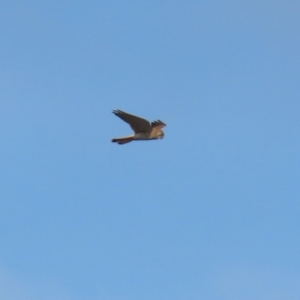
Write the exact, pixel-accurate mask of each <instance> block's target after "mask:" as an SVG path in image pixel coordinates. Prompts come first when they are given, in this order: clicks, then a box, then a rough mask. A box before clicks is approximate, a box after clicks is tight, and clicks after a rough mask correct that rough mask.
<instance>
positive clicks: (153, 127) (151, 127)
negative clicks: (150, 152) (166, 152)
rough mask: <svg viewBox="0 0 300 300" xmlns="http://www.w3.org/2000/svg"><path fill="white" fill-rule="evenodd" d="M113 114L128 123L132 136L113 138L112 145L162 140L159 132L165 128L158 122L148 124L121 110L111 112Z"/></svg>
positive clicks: (161, 134) (161, 133)
mask: <svg viewBox="0 0 300 300" xmlns="http://www.w3.org/2000/svg"><path fill="white" fill-rule="evenodd" d="M113 113H114V114H115V115H116V116H117V117H119V118H120V119H122V120H123V121H125V122H126V123H128V124H129V125H130V127H131V128H132V129H133V131H134V134H132V135H129V136H125V137H121V138H115V139H112V140H111V141H112V142H113V143H118V144H119V145H123V144H126V143H129V142H132V141H148V140H157V139H162V138H163V137H164V132H163V131H162V130H161V129H162V128H163V127H165V126H166V124H165V123H163V122H162V121H160V120H157V121H153V122H151V123H150V122H149V121H147V120H145V119H143V118H140V117H137V116H134V115H130V114H128V113H126V112H124V111H122V110H119V109H117V110H113Z"/></svg>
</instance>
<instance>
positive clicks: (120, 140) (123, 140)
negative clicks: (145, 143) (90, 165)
mask: <svg viewBox="0 0 300 300" xmlns="http://www.w3.org/2000/svg"><path fill="white" fill-rule="evenodd" d="M111 141H112V142H113V143H118V144H119V145H123V144H126V143H129V142H132V141H133V135H131V136H126V137H123V138H116V139H112V140H111Z"/></svg>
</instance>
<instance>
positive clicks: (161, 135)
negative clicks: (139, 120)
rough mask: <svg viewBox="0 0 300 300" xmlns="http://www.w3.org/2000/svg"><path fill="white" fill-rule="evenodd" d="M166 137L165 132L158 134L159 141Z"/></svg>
mask: <svg viewBox="0 0 300 300" xmlns="http://www.w3.org/2000/svg"><path fill="white" fill-rule="evenodd" d="M164 136H165V134H164V132H163V131H162V130H160V131H159V132H158V138H159V139H163V138H164Z"/></svg>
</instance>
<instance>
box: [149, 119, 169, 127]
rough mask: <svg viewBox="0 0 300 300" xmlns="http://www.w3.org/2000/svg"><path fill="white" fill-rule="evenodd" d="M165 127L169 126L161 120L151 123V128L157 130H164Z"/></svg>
mask: <svg viewBox="0 0 300 300" xmlns="http://www.w3.org/2000/svg"><path fill="white" fill-rule="evenodd" d="M165 126H167V125H166V124H165V123H164V122H162V121H161V120H157V121H153V122H151V127H152V128H155V129H162V128H164V127H165Z"/></svg>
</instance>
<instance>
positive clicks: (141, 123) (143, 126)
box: [113, 109, 151, 133]
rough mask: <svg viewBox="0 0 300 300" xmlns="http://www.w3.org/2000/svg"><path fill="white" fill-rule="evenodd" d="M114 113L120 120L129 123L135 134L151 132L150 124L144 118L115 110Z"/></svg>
mask: <svg viewBox="0 0 300 300" xmlns="http://www.w3.org/2000/svg"><path fill="white" fill-rule="evenodd" d="M113 113H114V114H115V115H116V116H118V117H119V118H120V119H122V120H123V121H125V122H126V123H128V124H129V125H130V127H131V128H132V129H133V131H134V132H135V133H139V132H150V131H151V124H150V122H148V121H147V120H145V119H143V118H140V117H137V116H133V115H130V114H128V113H126V112H124V111H121V110H119V109H117V110H113Z"/></svg>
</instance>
